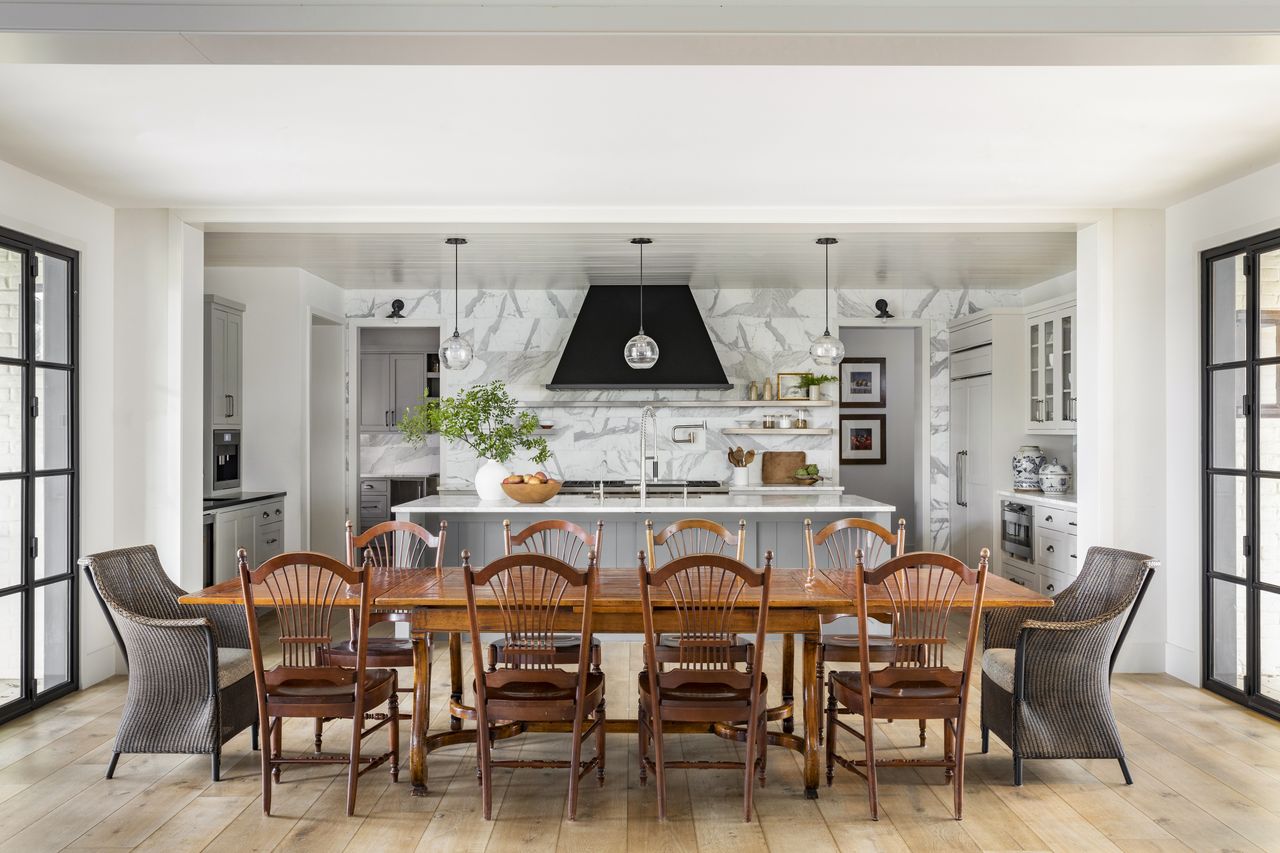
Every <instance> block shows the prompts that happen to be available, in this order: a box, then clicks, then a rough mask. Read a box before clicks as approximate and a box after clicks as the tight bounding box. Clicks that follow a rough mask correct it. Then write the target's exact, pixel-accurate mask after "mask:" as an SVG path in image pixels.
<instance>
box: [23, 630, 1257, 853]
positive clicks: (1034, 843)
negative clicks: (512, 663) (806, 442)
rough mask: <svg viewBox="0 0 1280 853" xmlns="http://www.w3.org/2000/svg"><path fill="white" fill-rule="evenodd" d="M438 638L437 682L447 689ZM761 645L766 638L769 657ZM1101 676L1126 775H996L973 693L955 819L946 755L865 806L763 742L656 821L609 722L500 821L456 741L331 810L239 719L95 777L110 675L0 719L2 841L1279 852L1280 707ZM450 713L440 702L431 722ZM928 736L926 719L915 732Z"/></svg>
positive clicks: (999, 759)
mask: <svg viewBox="0 0 1280 853" xmlns="http://www.w3.org/2000/svg"><path fill="white" fill-rule="evenodd" d="M468 651H469V650H468ZM443 655H444V650H443V649H440V650H438V651H437V659H438V660H439V664H438V665H437V666H436V667H435V668H434V670H433V673H434V681H435V684H434V689H433V695H435V696H444V695H447V693H448V688H447V679H448V667H447V661H446V659H445V658H444V657H443ZM777 655H778V648H777V646H776V644H773V645H771V648H770V650H769V658H770V661H769V665H768V668H769V671H770V672H776V671H777ZM797 657H799V655H798V654H797ZM468 659H469V658H468ZM604 668H605V671H606V673H607V674H608V676H609V679H610V682H609V696H608V707H609V710H610V711H611V712H612V713H613V714H614V715H617V716H634V715H635V704H636V702H635V695H634V685H635V673H636V672H638V671H639V669H640V647H639V645H637V644H631V643H607V644H606V645H605V651H604ZM468 669H469V667H468ZM408 675H409V674H408V673H407V672H406V673H403V675H402V677H403V678H407V677H408ZM467 678H468V681H469V680H470V675H469V674H468V676H467ZM1114 692H1115V700H1116V713H1117V715H1118V717H1119V720H1120V724H1121V728H1122V732H1123V736H1124V738H1125V743H1126V745H1127V748H1128V750H1129V755H1130V759H1129V761H1130V767H1131V768H1132V769H1133V774H1134V778H1135V781H1136V783H1137V784H1136V785H1134V786H1133V787H1126V786H1125V785H1124V784H1123V783H1122V780H1121V776H1120V771H1119V768H1118V767H1117V765H1116V763H1115V762H1114V761H1034V762H1030V763H1029V764H1028V769H1027V780H1026V785H1025V786H1024V787H1022V788H1020V789H1018V788H1013V787H1011V785H1010V760H1009V752H1008V750H1007V749H1006V748H1005V747H1004V746H1003V745H1002V744H999V743H998V742H996V741H995V739H994V738H993V739H992V750H991V753H990V754H989V755H986V756H983V755H980V754H979V736H978V726H977V717H978V715H977V704H976V697H975V704H974V706H973V713H972V716H971V717H970V719H971V720H972V721H973V723H972V726H971V729H970V734H969V738H968V743H967V748H968V752H969V755H970V758H969V762H968V779H967V781H966V807H965V819H964V820H963V821H961V822H956V821H954V820H952V819H951V818H950V793H949V788H948V787H947V786H945V785H944V782H943V778H942V771H941V770H929V769H926V770H920V771H917V770H913V769H893V770H884V771H882V772H881V774H880V787H881V804H882V819H881V820H880V821H879V822H873V821H871V820H870V819H869V818H868V813H867V801H866V787H865V785H864V783H863V782H862V781H861V780H860V779H858V778H857V777H855V776H853V775H852V774H849V773H847V772H844V771H838V774H837V776H836V781H835V786H834V787H833V788H823V789H822V792H821V799H819V800H817V801H816V802H815V801H810V800H805V799H804V797H803V785H802V781H801V773H800V770H801V764H800V757H799V756H798V755H796V754H795V753H792V752H789V751H785V750H781V749H774V750H771V751H770V754H769V779H768V785H767V787H766V788H764V789H763V790H760V791H758V793H757V796H756V804H757V809H758V815H757V818H758V819H757V820H756V821H754V822H752V823H750V824H746V823H743V822H742V820H741V816H740V803H741V799H740V797H741V788H740V779H741V776H740V774H739V773H738V772H718V771H689V772H683V771H673V772H671V774H670V778H669V795H668V796H669V802H670V806H669V815H670V819H669V820H668V821H667V822H666V823H664V824H660V823H658V821H657V819H656V802H655V797H654V790H653V787H652V784H650V786H649V787H647V788H643V787H640V785H639V781H638V776H637V760H636V747H635V739H634V737H631V736H621V735H619V736H611V737H610V739H609V745H608V756H607V757H608V778H607V781H606V783H605V785H604V787H602V788H599V787H596V785H595V784H594V783H584V784H585V787H584V789H583V792H582V796H581V802H580V805H579V812H578V814H579V819H578V821H577V822H576V823H569V822H568V821H566V820H564V819H563V815H564V798H565V789H566V786H567V777H566V774H565V772H564V771H556V770H545V771H543V770H518V771H509V770H500V771H498V774H499V775H498V778H497V783H496V788H495V792H494V811H495V816H496V820H494V821H492V822H485V821H484V820H482V819H481V818H480V796H479V794H480V792H479V788H478V786H477V784H476V778H475V763H474V756H473V751H472V750H471V749H469V748H465V747H452V748H449V749H445V750H442V751H440V752H436V753H434V754H432V756H431V757H430V759H429V762H430V785H431V794H430V796H428V797H425V798H421V799H418V798H414V797H411V796H410V795H409V784H408V781H407V779H408V772H407V768H406V771H405V773H404V774H403V775H402V777H401V782H400V783H399V784H395V785H393V784H391V783H390V779H389V777H388V774H387V773H385V772H383V771H381V770H379V771H375V773H374V774H371V775H369V776H366V777H365V778H364V780H362V784H361V785H360V794H359V802H358V803H357V806H356V815H357V816H356V817H353V818H347V817H344V816H343V813H342V803H343V797H344V794H345V778H346V777H345V770H342V769H340V768H335V767H314V768H299V769H286V770H285V774H284V780H283V782H282V784H280V785H278V786H277V788H276V791H275V801H274V809H275V814H274V815H273V816H272V817H270V818H264V817H263V816H262V812H261V806H260V802H259V781H258V762H257V755H256V754H255V753H252V752H251V751H250V749H249V738H248V734H247V733H245V734H243V735H241V736H239V737H237V738H236V739H235V740H234V741H232V742H231V743H230V744H228V746H227V748H226V752H225V755H224V765H223V778H224V781H222V782H221V783H217V784H214V783H211V782H210V781H209V761H208V759H207V757H205V756H178V755H154V756H140V755H134V756H125V757H123V758H122V759H121V761H120V766H119V768H118V770H117V773H116V778H115V779H114V780H111V781H107V780H105V779H104V778H103V773H104V771H105V768H106V762H107V759H108V757H109V755H110V751H111V744H112V740H113V737H114V734H115V726H116V721H117V719H118V716H119V713H120V706H121V703H122V702H123V701H124V695H125V680H124V679H123V678H115V679H112V680H110V681H107V682H105V683H103V684H99V685H96V686H94V687H92V688H90V689H88V690H85V691H82V692H80V693H78V694H76V695H74V696H71V697H68V698H67V699H64V700H62V701H60V702H57V703H55V704H53V705H51V706H49V707H46V708H43V709H41V710H39V711H37V712H35V713H33V714H31V715H28V716H27V717H24V718H22V719H20V720H17V721H15V722H12V723H10V724H8V725H6V726H3V727H0V851H9V850H16V851H22V853H33V851H46V850H50V851H51V850H62V849H98V850H115V849H142V850H163V851H185V850H192V851H195V850H224V851H233V852H234V853H247V851H255V850H306V851H311V852H312V853H315V851H326V850H333V851H338V850H378V851H397V850H403V851H408V850H420V851H428V850H429V851H453V850H474V851H480V850H491V851H506V850H516V849H519V850H521V851H522V853H535V852H536V851H542V850H547V851H551V850H582V851H596V850H602V851H604V850H607V851H615V850H623V849H628V850H662V851H675V850H690V851H691V850H731V851H733V853H747V851H753V850H779V851H781V850H788V851H802V853H818V851H827V850H840V851H849V850H958V849H962V850H977V849H983V850H1063V851H1078V850H1173V849H1179V850H1186V849H1190V850H1280V725H1277V724H1275V723H1273V722H1271V721H1269V720H1266V719H1264V718H1262V717H1260V716H1257V715H1254V714H1251V713H1249V712H1248V711H1245V710H1243V709H1241V708H1239V707H1237V706H1235V705H1232V704H1231V703H1228V702H1225V701H1223V700H1221V699H1218V698H1217V697H1215V696H1213V695H1212V694H1209V693H1207V692H1205V691H1202V690H1197V689H1195V688H1192V687H1189V686H1187V685H1185V684H1183V683H1182V682H1179V681H1176V680H1174V679H1172V678H1170V677H1166V676H1147V675H1121V676H1117V677H1116V679H1115V691H1114ZM444 724H445V718H444V709H443V707H441V706H440V705H439V703H437V707H436V708H435V709H434V713H433V720H432V726H433V728H438V727H441V726H443V725H444ZM346 731H347V730H346V729H345V725H344V724H340V723H334V724H331V725H330V727H329V729H328V730H327V738H328V740H329V744H330V745H331V746H334V747H336V748H339V749H341V748H342V744H344V743H345V740H346ZM405 731H406V733H407V726H406V728H405ZM879 731H880V736H879V742H880V743H881V744H883V745H885V746H886V747H888V748H886V749H884V750H883V752H897V753H899V754H902V755H908V756H910V755H919V754H920V753H921V752H922V750H921V749H920V748H919V747H918V746H917V737H916V725H915V723H914V722H908V721H903V722H898V723H894V724H887V725H884V726H881V728H880V730H879ZM375 737H377V736H375ZM405 740H406V741H407V738H406V739H405ZM310 741H311V732H310V729H309V724H308V723H305V722H300V723H295V724H294V725H293V726H292V728H289V729H287V731H286V748H290V747H292V748H296V749H299V750H304V749H306V748H307V747H308V746H309V744H310ZM383 742H384V741H381V739H380V738H379V740H378V743H377V744H376V745H378V746H381V743H383ZM566 742H567V741H566V739H565V738H564V737H563V736H557V735H528V736H525V737H523V738H515V739H512V740H509V741H504V742H502V743H501V744H500V745H499V747H498V750H499V752H505V753H508V754H514V753H516V752H519V753H520V754H522V755H525V756H555V757H559V755H560V754H561V753H562V752H564V751H565V750H566V749H567V747H566ZM941 744H942V732H941V729H939V728H936V727H935V728H932V729H931V730H930V733H929V745H928V746H927V747H925V749H924V751H926V752H932V751H934V750H937V749H940V748H941ZM738 749H739V747H738V745H736V744H731V743H727V742H725V741H722V740H720V739H718V738H715V737H710V736H694V735H686V736H677V737H675V738H674V739H673V741H672V746H671V747H670V748H669V752H670V753H671V754H674V755H676V756H679V755H680V754H684V755H685V756H688V757H702V758H710V757H714V756H730V755H731V754H733V753H736V752H737V750H738ZM853 749H856V747H855V745H854V744H853V743H849V744H848V745H847V746H846V751H852V750H853ZM882 754H883V753H882ZM406 764H407V761H406Z"/></svg>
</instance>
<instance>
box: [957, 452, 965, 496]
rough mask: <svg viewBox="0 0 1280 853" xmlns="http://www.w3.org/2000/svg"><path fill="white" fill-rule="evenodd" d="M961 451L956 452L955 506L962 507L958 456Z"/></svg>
mask: <svg viewBox="0 0 1280 853" xmlns="http://www.w3.org/2000/svg"><path fill="white" fill-rule="evenodd" d="M963 453H964V451H963V450H957V451H956V466H955V469H956V506H964V500H963V499H962V498H961V497H960V455H961V454H963Z"/></svg>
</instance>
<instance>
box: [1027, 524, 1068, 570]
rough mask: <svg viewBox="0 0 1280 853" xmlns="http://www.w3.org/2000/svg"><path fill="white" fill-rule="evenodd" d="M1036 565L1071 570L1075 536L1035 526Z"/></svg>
mask: <svg viewBox="0 0 1280 853" xmlns="http://www.w3.org/2000/svg"><path fill="white" fill-rule="evenodd" d="M1035 536H1036V565H1037V566H1041V567H1043V568H1047V569H1057V570H1058V571H1060V572H1071V571H1073V570H1074V568H1075V566H1074V565H1073V563H1072V560H1071V555H1072V554H1073V553H1075V539H1076V538H1075V537H1074V536H1069V535H1067V534H1066V533H1060V532H1059V531H1057V530H1052V529H1050V528H1048V527H1037V528H1036V534H1035Z"/></svg>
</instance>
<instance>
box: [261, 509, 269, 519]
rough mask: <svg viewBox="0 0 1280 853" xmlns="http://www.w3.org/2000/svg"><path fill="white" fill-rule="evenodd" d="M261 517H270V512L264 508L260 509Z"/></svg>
mask: <svg viewBox="0 0 1280 853" xmlns="http://www.w3.org/2000/svg"><path fill="white" fill-rule="evenodd" d="M262 517H263V518H270V517H271V513H269V512H267V511H266V510H265V509H264V510H263V511H262Z"/></svg>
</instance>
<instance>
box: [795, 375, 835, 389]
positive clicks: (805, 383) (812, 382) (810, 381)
mask: <svg viewBox="0 0 1280 853" xmlns="http://www.w3.org/2000/svg"><path fill="white" fill-rule="evenodd" d="M835 381H836V378H835V377H834V376H825V375H823V374H821V373H818V374H814V373H806V374H805V375H804V376H801V377H800V379H799V381H798V382H797V384H798V385H799V386H800V387H801V388H817V387H820V386H822V385H826V384H827V383H828V382H835Z"/></svg>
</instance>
